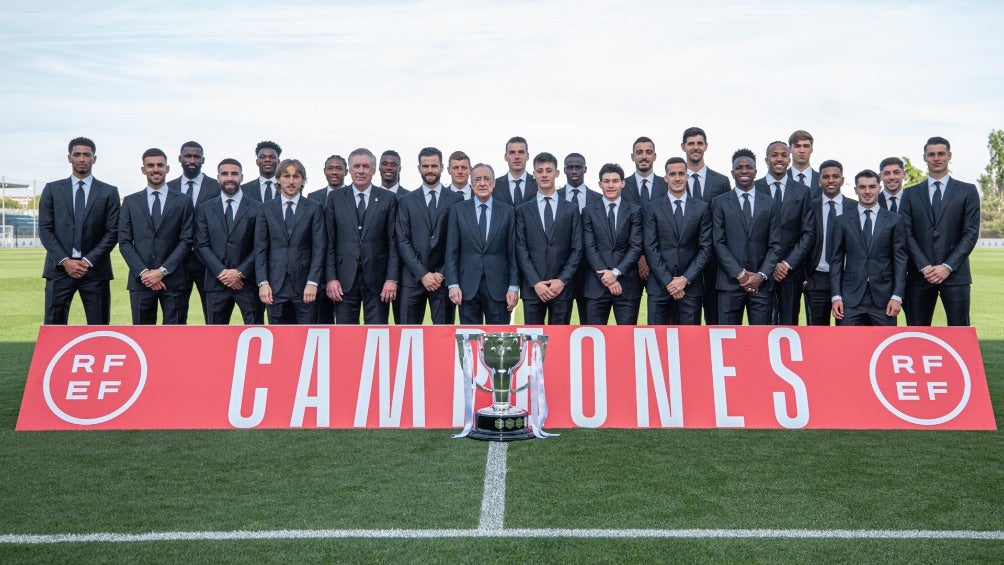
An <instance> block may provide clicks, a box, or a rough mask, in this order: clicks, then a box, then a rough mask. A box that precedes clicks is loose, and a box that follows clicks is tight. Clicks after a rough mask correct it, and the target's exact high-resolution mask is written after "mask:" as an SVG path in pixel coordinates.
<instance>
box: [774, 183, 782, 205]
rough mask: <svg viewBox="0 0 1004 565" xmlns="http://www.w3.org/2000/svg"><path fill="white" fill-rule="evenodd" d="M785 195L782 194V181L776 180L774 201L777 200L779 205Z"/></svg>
mask: <svg viewBox="0 0 1004 565" xmlns="http://www.w3.org/2000/svg"><path fill="white" fill-rule="evenodd" d="M783 196H784V195H783V194H781V183H780V182H775V183H774V201H775V202H777V205H778V206H780V205H781V199H782V197H783Z"/></svg>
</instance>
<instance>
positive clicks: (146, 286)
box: [119, 149, 195, 325]
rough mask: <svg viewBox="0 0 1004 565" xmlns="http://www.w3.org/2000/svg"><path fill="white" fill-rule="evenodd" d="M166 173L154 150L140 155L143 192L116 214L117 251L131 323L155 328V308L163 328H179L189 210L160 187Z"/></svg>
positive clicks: (185, 293)
mask: <svg viewBox="0 0 1004 565" xmlns="http://www.w3.org/2000/svg"><path fill="white" fill-rule="evenodd" d="M170 170H171V168H170V167H169V166H168V165H167V155H166V154H165V153H164V152H163V151H161V150H160V149H147V150H146V151H145V152H144V153H143V167H142V168H141V169H140V171H141V172H142V173H143V174H144V175H145V176H146V183H147V186H146V188H145V189H144V190H141V191H139V192H137V193H134V194H130V195H129V196H126V197H125V199H124V200H123V201H122V211H121V213H120V215H119V251H120V252H121V253H122V258H123V259H125V262H126V264H127V265H128V266H129V275H130V276H129V282H128V284H127V285H126V288H128V289H129V303H130V305H131V307H132V323H133V324H136V325H147V324H156V323H157V305H158V304H159V305H160V309H161V311H162V315H163V323H164V324H184V323H185V317H184V316H185V312H186V309H185V304H184V303H185V302H186V301H187V300H188V297H189V295H190V293H191V287H190V285H191V283H190V281H189V279H188V273H187V272H186V271H185V269H184V261H185V257H186V256H187V255H188V253H189V251H190V250H191V249H192V240H193V232H194V222H193V218H194V215H195V210H194V208H192V201H191V199H189V198H188V197H187V196H185V195H184V194H182V193H180V192H171V191H170V190H168V188H167V186H166V185H165V184H164V183H165V181H166V180H167V173H168V171H170Z"/></svg>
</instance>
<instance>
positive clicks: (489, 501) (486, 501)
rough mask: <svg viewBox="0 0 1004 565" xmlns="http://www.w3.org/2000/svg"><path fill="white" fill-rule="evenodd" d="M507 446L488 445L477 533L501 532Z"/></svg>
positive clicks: (502, 444) (496, 443)
mask: <svg viewBox="0 0 1004 565" xmlns="http://www.w3.org/2000/svg"><path fill="white" fill-rule="evenodd" d="M508 449H509V444H508V443H506V442H504V441H492V442H489V443H488V457H487V460H486V461H485V490H484V494H483V495H482V496H481V518H480V519H479V520H478V532H480V533H482V534H488V533H492V532H498V531H501V530H502V527H503V524H504V522H505V475H506V453H508Z"/></svg>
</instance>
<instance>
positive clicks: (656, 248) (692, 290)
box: [643, 157, 712, 326]
mask: <svg viewBox="0 0 1004 565" xmlns="http://www.w3.org/2000/svg"><path fill="white" fill-rule="evenodd" d="M687 173H688V170H687V163H686V161H684V160H683V159H682V158H681V157H672V158H670V159H669V160H668V161H666V184H667V185H668V186H669V194H668V197H665V198H660V199H658V200H653V201H652V202H651V203H650V204H649V205H648V207H646V208H645V220H644V230H643V232H644V241H645V254H646V255H647V256H648V265H649V268H651V269H652V272H651V274H650V275H649V277H648V323H649V324H652V325H663V324H672V325H692V326H697V325H700V323H701V305H702V295H703V293H704V283H703V281H702V280H701V279H702V277H703V274H704V267H705V266H706V265H707V263H708V261H710V260H711V249H712V240H711V207H710V206H708V204H707V203H706V202H704V200H702V199H700V198H696V197H693V196H690V195H688V194H687V188H688V187H687V179H688V178H689V177H688V175H687Z"/></svg>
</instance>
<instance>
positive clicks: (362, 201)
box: [356, 192, 366, 228]
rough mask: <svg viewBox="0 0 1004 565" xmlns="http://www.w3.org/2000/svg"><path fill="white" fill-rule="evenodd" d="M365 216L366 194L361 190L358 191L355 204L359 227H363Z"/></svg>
mask: <svg viewBox="0 0 1004 565" xmlns="http://www.w3.org/2000/svg"><path fill="white" fill-rule="evenodd" d="M365 217H366V195H365V194H363V193H362V192H360V193H359V204H357V205H356V220H358V221H359V227H360V228H362V227H363V218H365Z"/></svg>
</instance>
